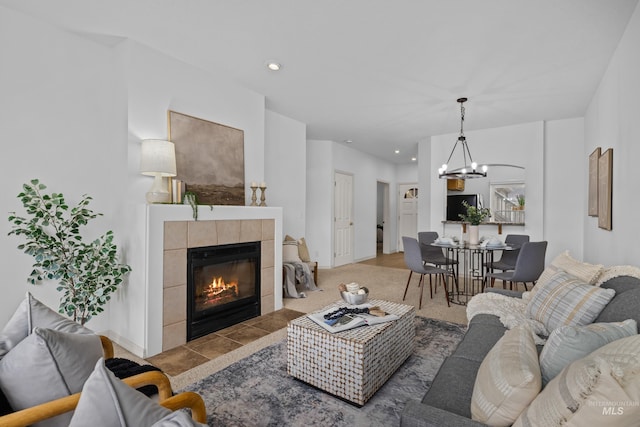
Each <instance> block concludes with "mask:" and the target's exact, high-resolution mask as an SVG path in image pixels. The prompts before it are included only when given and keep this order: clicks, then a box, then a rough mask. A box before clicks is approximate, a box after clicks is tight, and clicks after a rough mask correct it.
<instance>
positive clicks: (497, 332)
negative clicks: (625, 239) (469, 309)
mask: <svg viewBox="0 0 640 427" xmlns="http://www.w3.org/2000/svg"><path fill="white" fill-rule="evenodd" d="M601 287H602V288H609V289H614V290H615V291H616V294H615V296H614V297H613V299H611V301H610V302H609V303H608V304H607V306H606V307H605V308H604V310H602V312H600V314H599V316H598V317H597V318H596V320H595V322H621V321H624V320H626V319H635V320H636V321H637V322H638V324H639V325H640V279H637V278H634V277H630V276H619V277H615V278H612V279H609V280H608V281H606V282H605V283H603V284H602V285H601ZM487 291H495V292H500V293H506V294H507V295H510V296H514V297H519V296H520V295H521V293H519V292H514V291H503V290H492V289H488V290H487ZM505 331H506V328H505V327H504V326H503V325H502V323H501V322H500V320H499V319H498V317H497V316H493V315H489V314H479V315H476V316H475V317H474V318H473V319H472V320H471V322H470V323H469V327H468V329H467V332H466V334H465V336H464V338H463V339H462V341H461V342H460V343H459V344H458V346H457V348H456V350H455V351H454V352H453V354H451V356H449V357H448V358H447V359H445V361H444V363H443V364H442V366H441V367H440V370H439V371H438V373H437V374H436V376H435V378H434V379H433V382H432V384H431V387H430V388H429V390H428V391H427V393H426V394H425V395H424V397H423V398H422V401H410V402H407V404H406V406H405V407H404V409H403V412H402V416H401V422H400V425H401V426H405V427H418V426H420V427H425V426H429V427H431V426H433V427H442V426H447V427H458V426H460V427H463V426H484V425H485V424H482V423H479V422H476V421H473V420H472V419H471V396H472V393H473V387H474V383H475V379H476V374H477V372H478V369H479V368H480V364H481V363H482V360H483V359H484V357H485V355H486V354H487V353H488V352H489V350H491V348H492V347H493V346H494V344H495V343H496V342H497V341H498V340H499V339H500V338H501V337H502V336H503V335H504V333H505ZM541 349H542V347H541V346H538V353H539V352H540V350H541Z"/></svg>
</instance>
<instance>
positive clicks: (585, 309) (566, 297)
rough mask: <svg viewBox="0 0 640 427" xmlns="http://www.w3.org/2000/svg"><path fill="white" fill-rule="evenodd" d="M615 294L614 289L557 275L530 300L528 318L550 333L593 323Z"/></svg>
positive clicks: (560, 273) (563, 273) (572, 277)
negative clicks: (541, 325) (567, 327)
mask: <svg viewBox="0 0 640 427" xmlns="http://www.w3.org/2000/svg"><path fill="white" fill-rule="evenodd" d="M615 294H616V291H614V290H613V289H603V288H599V287H597V286H593V285H588V284H586V283H584V282H583V281H582V280H580V279H578V278H576V277H574V276H571V275H569V274H568V273H566V272H564V271H559V272H557V273H556V274H555V275H554V276H553V277H552V278H551V279H550V280H549V281H548V282H547V283H545V284H543V285H542V286H541V287H540V288H539V289H538V291H537V292H536V293H534V294H533V296H532V297H531V298H530V299H529V303H528V304H527V315H528V316H529V317H530V318H532V319H535V320H537V321H539V322H542V323H543V324H544V326H545V327H546V328H547V330H548V331H549V332H552V331H553V330H554V329H557V328H559V327H560V326H566V325H569V326H571V325H573V326H578V325H586V324H588V323H592V322H593V321H594V320H595V318H596V317H598V314H600V312H601V311H602V309H603V308H604V307H605V306H606V305H607V304H608V303H609V301H610V300H611V298H613V296H614V295H615Z"/></svg>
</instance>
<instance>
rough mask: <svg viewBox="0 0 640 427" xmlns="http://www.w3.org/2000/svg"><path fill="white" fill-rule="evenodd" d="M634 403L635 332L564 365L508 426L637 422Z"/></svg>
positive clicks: (638, 390) (638, 355)
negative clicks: (511, 424)
mask: <svg viewBox="0 0 640 427" xmlns="http://www.w3.org/2000/svg"><path fill="white" fill-rule="evenodd" d="M639 402H640V335H633V336H630V337H627V338H622V339H619V340H616V341H613V342H611V343H609V344H607V345H605V346H604V347H601V348H599V349H598V350H596V351H594V352H593V353H591V354H590V355H588V356H586V357H583V358H582V359H579V360H576V361H575V362H573V363H571V364H570V365H569V366H567V367H566V368H565V369H564V370H563V371H562V372H561V373H560V374H559V375H558V376H557V377H555V378H554V379H552V380H551V381H550V382H549V384H547V386H546V387H545V388H544V390H542V392H541V393H540V394H539V395H538V397H536V398H535V399H534V400H533V402H531V405H529V407H528V408H527V409H525V410H524V411H523V412H522V414H521V415H520V417H519V418H518V419H517V420H516V422H515V423H514V424H513V426H514V427H560V426H611V427H613V426H637V425H638V420H640V404H639Z"/></svg>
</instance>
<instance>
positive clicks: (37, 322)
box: [0, 292, 93, 359]
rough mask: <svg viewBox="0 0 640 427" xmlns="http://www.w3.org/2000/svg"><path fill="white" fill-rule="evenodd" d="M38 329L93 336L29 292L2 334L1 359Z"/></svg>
mask: <svg viewBox="0 0 640 427" xmlns="http://www.w3.org/2000/svg"><path fill="white" fill-rule="evenodd" d="M36 327H40V328H47V329H53V330H56V331H63V332H70V333H81V334H93V331H91V330H90V329H88V328H85V327H84V326H81V325H80V324H79V323H76V322H74V321H73V320H70V319H67V318H66V317H63V316H61V315H60V314H58V313H56V312H55V311H53V310H51V309H50V308H49V307H47V306H46V305H44V304H43V303H41V302H40V301H38V300H37V299H36V298H34V297H33V295H31V294H30V293H29V292H27V295H26V297H25V299H24V300H22V303H20V305H19V306H18V308H17V309H16V311H15V312H14V313H13V316H11V318H10V319H9V322H8V323H7V325H6V326H5V327H4V329H3V330H2V333H0V359H1V358H2V357H4V355H5V354H7V352H9V350H11V349H12V348H13V347H15V346H16V345H17V344H18V343H19V342H20V341H22V340H23V339H25V338H26V337H27V336H28V335H29V334H31V332H32V331H33V329H34V328H36Z"/></svg>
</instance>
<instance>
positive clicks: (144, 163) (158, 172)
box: [140, 139, 176, 177]
mask: <svg viewBox="0 0 640 427" xmlns="http://www.w3.org/2000/svg"><path fill="white" fill-rule="evenodd" d="M140 173H141V174H143V175H149V176H162V177H166V176H176V149H175V145H173V142H170V141H164V140H161V139H145V140H144V141H142V151H141V153H140Z"/></svg>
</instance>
